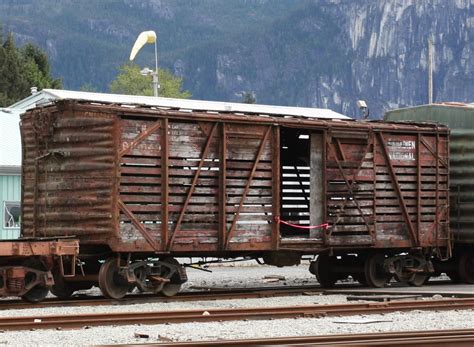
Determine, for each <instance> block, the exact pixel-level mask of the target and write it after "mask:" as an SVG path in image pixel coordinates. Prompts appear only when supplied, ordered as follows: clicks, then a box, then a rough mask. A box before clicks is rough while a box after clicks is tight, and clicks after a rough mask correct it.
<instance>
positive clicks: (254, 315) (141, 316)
mask: <svg viewBox="0 0 474 347" xmlns="http://www.w3.org/2000/svg"><path fill="white" fill-rule="evenodd" d="M472 308H474V299H473V298H462V299H444V300H427V301H416V300H415V301H413V300H407V301H397V302H384V303H357V304H338V305H306V306H289V307H258V308H229V309H227V308H225V309H200V310H180V311H154V312H121V313H102V314H76V315H54V316H28V317H2V318H0V330H24V329H51V328H56V329H57V328H61V329H68V328H78V327H84V326H103V325H130V324H163V323H183V322H210V321H222V320H243V319H248V320H260V319H270V318H272V319H281V318H318V317H325V316H334V315H356V314H375V313H388V312H394V311H410V310H415V309H416V310H454V309H457V310H459V309H472Z"/></svg>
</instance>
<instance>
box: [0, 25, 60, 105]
mask: <svg viewBox="0 0 474 347" xmlns="http://www.w3.org/2000/svg"><path fill="white" fill-rule="evenodd" d="M31 87H38V89H43V88H61V81H60V80H59V79H53V78H52V77H51V75H50V66H49V62H48V57H47V56H46V54H45V53H44V52H43V51H42V50H41V49H40V48H38V47H36V46H34V45H33V44H31V43H29V44H26V45H25V46H24V47H22V48H18V47H16V46H15V42H14V39H13V35H12V34H9V35H8V37H7V39H6V40H5V41H4V39H3V36H2V35H1V30H0V107H6V106H9V105H11V104H14V103H15V102H17V101H19V100H21V99H23V98H25V97H27V96H28V95H30V88H31Z"/></svg>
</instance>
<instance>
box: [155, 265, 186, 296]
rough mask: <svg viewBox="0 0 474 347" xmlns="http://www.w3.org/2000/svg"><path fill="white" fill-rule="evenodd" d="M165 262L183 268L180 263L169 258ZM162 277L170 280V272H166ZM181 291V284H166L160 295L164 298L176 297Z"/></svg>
mask: <svg viewBox="0 0 474 347" xmlns="http://www.w3.org/2000/svg"><path fill="white" fill-rule="evenodd" d="M164 262H167V263H169V264H172V265H176V266H181V265H180V264H179V262H178V261H177V260H176V259H174V258H167V259H165V260H164ZM161 275H162V276H163V277H165V278H168V277H169V272H168V271H165V272H164V273H162V274H161ZM172 277H173V276H171V278H172ZM180 290H181V283H166V284H165V285H164V286H163V288H162V289H161V291H160V293H161V294H162V295H164V296H168V297H170V296H175V295H176V294H178V293H179V291H180Z"/></svg>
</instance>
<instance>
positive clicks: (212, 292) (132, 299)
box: [0, 281, 474, 310]
mask: <svg viewBox="0 0 474 347" xmlns="http://www.w3.org/2000/svg"><path fill="white" fill-rule="evenodd" d="M436 284H446V281H439V283H436ZM397 287H398V286H397V284H395V285H394V286H393V287H388V288H385V289H381V288H377V289H372V290H370V289H368V288H364V287H361V286H359V285H357V284H356V285H353V284H344V285H340V286H338V287H337V288H334V289H329V290H328V289H323V288H321V287H320V286H319V285H302V286H288V287H284V286H272V287H249V288H237V289H236V288H229V289H224V288H217V289H208V288H200V290H199V291H188V292H182V293H179V294H178V295H176V296H174V297H164V296H159V295H156V294H130V295H127V296H126V297H125V298H123V299H122V300H120V301H118V300H113V299H107V298H105V297H103V296H94V295H91V296H73V297H71V298H70V299H67V300H64V299H58V298H47V299H45V300H43V301H42V302H39V303H35V304H31V303H29V302H25V301H23V300H0V310H11V309H30V308H47V307H64V306H71V307H72V306H104V305H134V304H141V303H155V302H180V301H206V300H230V299H250V298H265V297H277V296H296V295H304V294H307V295H311V294H313V295H316V294H341V295H366V296H367V295H383V294H389V295H400V296H403V295H407V294H409V295H420V296H428V297H430V296H432V295H433V294H435V292H420V291H408V292H406V291H404V292H400V293H397V292H394V291H393V290H391V288H392V289H393V288H397ZM450 295H452V296H456V297H474V294H469V295H468V294H459V293H451V294H450Z"/></svg>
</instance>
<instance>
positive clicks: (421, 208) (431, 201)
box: [375, 134, 448, 246]
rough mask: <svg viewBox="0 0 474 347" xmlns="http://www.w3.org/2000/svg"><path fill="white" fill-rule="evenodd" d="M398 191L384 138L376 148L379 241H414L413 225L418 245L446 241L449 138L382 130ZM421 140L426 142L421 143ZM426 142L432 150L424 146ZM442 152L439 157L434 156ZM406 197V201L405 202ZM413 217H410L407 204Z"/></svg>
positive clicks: (376, 213) (376, 212) (376, 216)
mask: <svg viewBox="0 0 474 347" xmlns="http://www.w3.org/2000/svg"><path fill="white" fill-rule="evenodd" d="M383 139H384V141H385V144H386V148H387V151H388V153H389V157H390V163H391V164H392V167H393V171H394V172H395V175H396V180H397V181H398V186H399V190H400V192H401V198H402V199H400V197H399V193H398V192H397V189H396V186H395V183H394V180H393V178H392V177H391V175H390V168H389V165H388V162H387V160H386V158H385V155H384V150H383V148H382V143H381V141H380V140H379V141H377V146H376V149H375V151H376V160H375V164H376V190H377V192H376V201H377V206H376V210H375V218H376V222H377V239H378V240H379V241H384V242H390V243H396V242H400V241H406V240H410V236H409V235H410V230H409V229H410V223H411V225H412V228H413V230H414V232H415V236H416V239H417V242H418V245H419V246H433V245H436V240H437V239H440V240H439V242H440V244H446V237H447V232H448V230H447V219H448V216H447V214H448V167H447V165H445V164H447V150H446V148H447V144H446V141H447V140H446V138H440V139H439V140H438V144H437V143H436V142H437V140H436V135H420V138H418V136H417V135H394V134H384V136H383ZM421 139H423V141H420V140H421ZM424 143H426V144H427V145H428V147H430V149H428V147H427V146H426V145H425V144H424ZM436 152H438V155H439V158H441V160H440V159H437V158H436ZM443 158H444V160H443ZM401 200H402V201H401ZM403 205H405V208H406V211H407V213H408V215H409V221H407V219H406V216H405V215H404V211H403V209H404V207H403Z"/></svg>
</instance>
